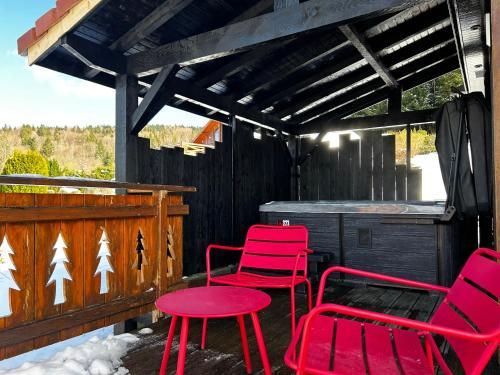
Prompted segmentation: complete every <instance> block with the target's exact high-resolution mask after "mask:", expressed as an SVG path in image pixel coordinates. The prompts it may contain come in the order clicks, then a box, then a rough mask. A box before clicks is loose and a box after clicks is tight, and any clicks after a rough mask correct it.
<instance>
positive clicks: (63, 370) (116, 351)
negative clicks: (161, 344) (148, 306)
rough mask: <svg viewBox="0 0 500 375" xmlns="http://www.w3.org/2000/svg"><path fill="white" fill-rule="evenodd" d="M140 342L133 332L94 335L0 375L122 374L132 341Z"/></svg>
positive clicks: (125, 371) (1, 372)
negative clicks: (123, 361)
mask: <svg viewBox="0 0 500 375" xmlns="http://www.w3.org/2000/svg"><path fill="white" fill-rule="evenodd" d="M137 341H139V338H137V337H136V336H134V335H131V334H129V333H125V334H122V335H117V336H113V335H109V336H108V337H107V338H104V339H100V338H98V337H97V336H94V337H92V338H90V339H89V340H88V341H87V342H85V343H83V344H81V345H78V346H68V347H66V348H65V349H63V350H61V351H60V352H57V353H56V354H55V355H54V356H53V357H52V358H50V359H47V360H45V361H41V362H26V363H24V364H23V365H22V366H21V367H18V368H17V369H11V370H0V374H1V375H113V374H114V375H116V374H118V375H125V374H128V373H129V371H128V370H127V369H126V368H124V367H120V366H121V364H122V361H121V358H122V357H123V356H124V355H125V354H126V353H127V350H128V349H129V347H130V345H131V344H134V343H136V342H137Z"/></svg>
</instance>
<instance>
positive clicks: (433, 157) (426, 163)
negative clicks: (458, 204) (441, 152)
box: [411, 152, 446, 201]
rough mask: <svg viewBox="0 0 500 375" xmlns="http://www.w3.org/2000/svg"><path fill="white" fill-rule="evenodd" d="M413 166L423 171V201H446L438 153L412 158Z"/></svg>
mask: <svg viewBox="0 0 500 375" xmlns="http://www.w3.org/2000/svg"><path fill="white" fill-rule="evenodd" d="M411 166H412V167H418V168H421V169H422V200H424V201H437V200H446V190H445V188H444V183H443V177H442V175H441V167H440V166H439V158H438V154H437V152H433V153H431V154H424V155H417V156H414V157H412V158H411Z"/></svg>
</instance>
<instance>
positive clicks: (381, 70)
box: [339, 25, 398, 87]
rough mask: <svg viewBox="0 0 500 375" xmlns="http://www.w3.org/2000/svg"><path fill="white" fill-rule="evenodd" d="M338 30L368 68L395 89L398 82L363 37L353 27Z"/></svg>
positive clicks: (347, 26) (348, 26)
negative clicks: (368, 65) (366, 63)
mask: <svg viewBox="0 0 500 375" xmlns="http://www.w3.org/2000/svg"><path fill="white" fill-rule="evenodd" d="M339 30H340V31H341V32H342V33H343V34H344V35H345V37H346V38H347V39H348V40H349V41H350V42H351V43H352V45H353V46H354V47H355V48H356V49H357V50H358V52H359V53H360V54H361V56H363V58H364V59H365V60H366V61H367V62H368V64H370V66H371V67H372V68H373V69H374V70H375V71H376V72H377V74H378V75H379V76H380V78H382V79H383V80H384V82H385V83H386V84H387V86H389V87H397V86H398V81H396V78H394V76H393V75H392V73H391V72H390V70H389V69H388V68H387V67H386V66H385V65H384V64H383V63H382V61H381V60H380V58H379V56H378V55H377V54H376V53H375V52H374V51H373V50H372V48H371V47H370V46H369V44H368V42H367V41H366V39H365V37H364V36H363V35H362V34H361V33H360V32H358V30H356V28H355V27H354V26H350V25H342V26H340V27H339Z"/></svg>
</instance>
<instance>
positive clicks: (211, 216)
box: [137, 126, 290, 274]
mask: <svg viewBox="0 0 500 375" xmlns="http://www.w3.org/2000/svg"><path fill="white" fill-rule="evenodd" d="M233 137H234V146H235V147H234V165H233V157H232V154H233ZM222 140H223V142H222V143H220V142H216V146H215V148H214V149H207V150H206V153H205V154H199V155H197V156H188V155H184V153H183V149H182V148H179V147H176V148H162V149H161V150H153V149H151V148H150V145H149V140H148V139H144V138H138V160H137V164H138V165H139V166H140V167H139V170H138V182H142V183H159V184H166V183H169V184H177V185H188V186H196V188H197V189H198V192H197V193H190V194H184V198H185V199H184V200H185V203H186V204H188V205H189V207H190V215H189V216H188V217H186V220H185V221H184V273H185V274H193V273H196V272H201V271H204V270H205V249H206V247H207V245H208V244H210V243H218V244H227V245H241V244H242V243H243V240H244V235H245V233H246V230H247V229H248V227H249V226H250V225H252V224H254V223H258V222H259V211H258V210H259V205H260V204H262V203H265V202H269V201H271V200H288V199H290V183H289V181H290V165H289V162H288V159H287V156H286V154H285V150H284V149H283V146H282V145H281V144H280V142H279V141H278V139H277V138H275V137H271V136H266V135H262V139H261V140H258V139H254V137H253V131H252V130H251V129H249V128H248V127H245V126H237V128H236V131H235V133H234V134H232V129H231V128H230V127H228V126H224V127H223V137H222ZM233 170H234V171H235V172H234V176H233V172H232V171H233ZM233 178H234V186H233V183H232V181H233ZM231 255H232V254H231ZM231 255H229V254H225V253H221V254H220V255H219V256H217V258H216V259H214V261H215V262H214V263H215V264H216V265H217V264H218V265H221V264H224V263H227V262H228V261H230V260H231V259H232V258H231Z"/></svg>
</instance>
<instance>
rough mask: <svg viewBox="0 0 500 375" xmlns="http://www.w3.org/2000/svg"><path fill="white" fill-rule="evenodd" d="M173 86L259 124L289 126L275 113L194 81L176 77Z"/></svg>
mask: <svg viewBox="0 0 500 375" xmlns="http://www.w3.org/2000/svg"><path fill="white" fill-rule="evenodd" d="M172 87H173V89H174V90H175V93H176V94H179V95H182V96H185V97H187V98H189V99H192V100H195V101H197V102H200V103H204V104H206V105H209V106H211V107H215V108H217V109H220V110H222V111H225V112H228V113H231V114H234V115H236V116H239V117H243V118H246V119H248V120H251V121H255V122H257V123H259V124H262V125H266V126H269V127H271V128H274V129H276V130H278V131H283V130H285V127H286V126H287V124H285V123H284V122H283V121H281V120H280V119H279V118H277V117H275V116H273V115H269V114H266V113H262V112H260V111H258V110H256V109H253V108H250V107H249V106H246V105H243V104H240V103H238V102H237V101H235V100H234V98H232V97H230V96H223V95H218V94H215V93H213V92H211V91H208V90H205V89H204V88H202V87H199V86H197V85H195V84H193V83H192V82H189V81H185V80H182V79H180V78H174V79H173V80H172Z"/></svg>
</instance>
